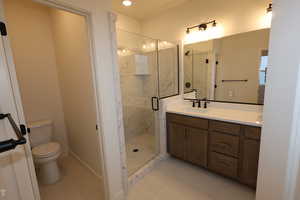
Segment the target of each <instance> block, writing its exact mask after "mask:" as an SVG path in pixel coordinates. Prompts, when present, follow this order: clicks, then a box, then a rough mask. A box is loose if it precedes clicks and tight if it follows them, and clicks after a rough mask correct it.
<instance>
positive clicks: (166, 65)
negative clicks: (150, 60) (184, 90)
mask: <svg viewBox="0 0 300 200" xmlns="http://www.w3.org/2000/svg"><path fill="white" fill-rule="evenodd" d="M177 54H178V52H177V47H176V46H175V47H172V48H167V49H161V50H159V52H158V61H159V62H158V63H159V96H160V97H168V96H171V95H174V94H177V93H178V87H179V85H178V78H179V77H178V56H177Z"/></svg>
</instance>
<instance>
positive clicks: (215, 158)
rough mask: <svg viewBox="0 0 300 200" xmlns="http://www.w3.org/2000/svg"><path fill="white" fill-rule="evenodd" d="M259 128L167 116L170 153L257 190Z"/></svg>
mask: <svg viewBox="0 0 300 200" xmlns="http://www.w3.org/2000/svg"><path fill="white" fill-rule="evenodd" d="M260 134H261V129H260V128H259V127H252V126H245V125H241V124H235V123H227V122H221V121H215V120H208V119H202V118H195V117H189V116H184V115H179V114H173V113H167V137H168V144H167V145H168V152H169V154H170V155H172V156H174V157H176V158H179V159H181V160H184V161H188V162H191V163H193V164H196V165H198V166H201V167H205V168H207V169H209V170H211V171H213V172H216V173H218V174H222V175H224V176H227V177H230V178H232V179H235V180H237V181H239V182H241V183H244V184H247V185H249V186H251V187H256V179H257V171H258V158H259V147H260Z"/></svg>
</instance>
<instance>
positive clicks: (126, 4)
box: [123, 0, 132, 7]
mask: <svg viewBox="0 0 300 200" xmlns="http://www.w3.org/2000/svg"><path fill="white" fill-rule="evenodd" d="M123 5H124V6H127V7H128V6H131V5H132V1H130V0H124V1H123Z"/></svg>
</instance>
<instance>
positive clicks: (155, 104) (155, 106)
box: [151, 97, 159, 111]
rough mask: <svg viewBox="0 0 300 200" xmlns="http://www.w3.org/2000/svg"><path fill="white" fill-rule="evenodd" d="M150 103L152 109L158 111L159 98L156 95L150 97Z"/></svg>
mask: <svg viewBox="0 0 300 200" xmlns="http://www.w3.org/2000/svg"><path fill="white" fill-rule="evenodd" d="M151 103H152V110H154V111H159V99H158V97H152V99H151Z"/></svg>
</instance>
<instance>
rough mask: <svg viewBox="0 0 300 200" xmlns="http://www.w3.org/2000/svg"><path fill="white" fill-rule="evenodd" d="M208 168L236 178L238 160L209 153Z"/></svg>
mask: <svg viewBox="0 0 300 200" xmlns="http://www.w3.org/2000/svg"><path fill="white" fill-rule="evenodd" d="M209 168H210V169H211V170H213V171H215V172H217V173H220V174H223V175H225V176H229V177H231V178H237V177H238V160H237V159H235V158H232V157H229V156H225V155H222V154H219V153H215V152H210V156H209Z"/></svg>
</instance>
